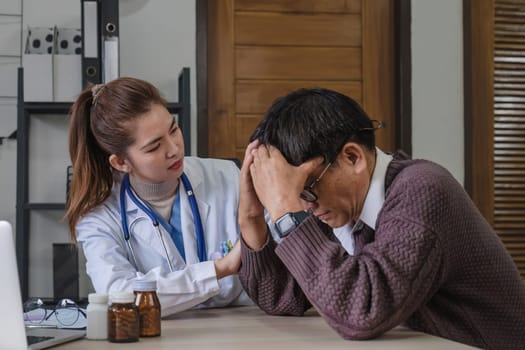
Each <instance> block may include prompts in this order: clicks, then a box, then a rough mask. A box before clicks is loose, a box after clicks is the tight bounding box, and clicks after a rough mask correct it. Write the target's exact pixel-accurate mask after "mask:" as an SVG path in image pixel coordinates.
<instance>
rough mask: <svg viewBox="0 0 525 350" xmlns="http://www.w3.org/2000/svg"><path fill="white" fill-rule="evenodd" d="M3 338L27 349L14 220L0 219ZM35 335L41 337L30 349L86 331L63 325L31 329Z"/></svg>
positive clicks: (20, 349) (4, 343) (10, 344)
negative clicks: (61, 326)
mask: <svg viewBox="0 0 525 350" xmlns="http://www.w3.org/2000/svg"><path fill="white" fill-rule="evenodd" d="M0 266H2V268H1V269H0V281H1V283H2V284H3V287H2V288H0V310H2V313H3V315H2V317H0V339H2V349H10V350H11V349H12V350H26V349H28V343H27V337H26V335H27V334H26V327H25V324H24V317H23V308H22V296H21V293H20V281H19V279H18V268H17V262H16V253H15V244H14V239H13V230H12V227H11V224H10V223H9V222H7V221H0ZM29 332H34V333H35V334H33V336H37V337H40V340H45V341H41V342H39V343H36V344H34V345H31V347H30V348H31V349H44V348H46V347H50V346H53V345H56V344H60V343H64V342H66V341H71V340H73V339H78V338H81V337H83V336H84V334H85V332H84V331H79V330H75V331H73V330H63V329H32V330H29V331H28V332H27V333H29Z"/></svg>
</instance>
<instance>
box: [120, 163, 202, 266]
mask: <svg viewBox="0 0 525 350" xmlns="http://www.w3.org/2000/svg"><path fill="white" fill-rule="evenodd" d="M180 178H181V180H182V183H183V185H184V188H185V189H186V194H187V195H188V200H189V202H190V207H191V212H192V214H193V221H194V225H195V234H196V241H197V252H198V256H199V260H200V261H206V260H207V258H206V243H205V241H204V229H203V227H202V220H201V216H200V213H199V207H198V206H197V201H196V199H195V194H194V193H193V188H192V187H191V184H190V181H189V179H188V177H187V176H186V174H184V173H182V174H181V177H180ZM126 193H127V194H128V196H129V197H130V198H131V200H132V201H133V203H135V205H136V206H137V207H139V208H140V209H141V210H142V211H144V213H146V215H147V216H148V217H149V218H150V219H151V222H152V224H153V226H154V227H155V228H156V230H157V233H158V235H159V239H160V241H161V243H162V247H163V249H164V254H165V255H166V260H167V261H168V265H169V268H170V271H171V272H173V271H174V268H173V264H172V263H171V259H170V258H169V255H168V250H167V248H166V244H165V242H164V238H163V235H162V232H161V231H160V227H159V224H162V226H163V227H164V228H165V229H166V231H168V232H171V231H173V230H174V229H173V227H172V226H171V225H170V224H169V223H168V222H167V221H166V220H165V219H164V218H162V217H159V216H158V215H157V214H156V213H155V211H154V210H153V209H152V208H150V206H149V205H148V204H147V203H142V202H141V201H140V200H139V199H138V198H137V196H135V194H134V193H133V191H132V190H131V187H130V185H129V175H128V174H126V175H124V178H123V180H122V185H121V188H120V211H121V218H122V219H121V220H122V229H123V232H124V239H125V240H126V243H127V245H128V247H129V249H130V251H131V255H132V257H133V260H134V262H135V266H136V267H137V268H138V264H137V259H136V258H135V253H134V251H133V248H132V246H131V242H130V232H129V228H128V223H127V216H126ZM181 237H182V232H181ZM181 243H182V244H184V243H183V242H182V241H181ZM177 249H178V250H179V252H181V256H183V258H184V246H182V247H181V248H179V247H177ZM181 250H182V251H181Z"/></svg>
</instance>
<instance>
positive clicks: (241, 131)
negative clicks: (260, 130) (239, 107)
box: [235, 114, 261, 149]
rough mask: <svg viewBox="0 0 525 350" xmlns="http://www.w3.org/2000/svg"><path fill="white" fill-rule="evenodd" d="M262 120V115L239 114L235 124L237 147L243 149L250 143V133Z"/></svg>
mask: <svg viewBox="0 0 525 350" xmlns="http://www.w3.org/2000/svg"><path fill="white" fill-rule="evenodd" d="M260 120H261V118H260V116H257V115H254V114H237V118H236V124H237V125H236V126H235V131H236V132H235V145H236V146H237V149H243V148H244V147H246V145H247V144H248V140H249V138H250V135H251V134H252V133H253V131H254V130H255V128H256V127H257V124H259V121H260Z"/></svg>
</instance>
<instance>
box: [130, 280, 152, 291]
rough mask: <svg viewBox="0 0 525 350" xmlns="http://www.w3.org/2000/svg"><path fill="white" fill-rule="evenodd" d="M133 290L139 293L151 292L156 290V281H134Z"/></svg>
mask: <svg viewBox="0 0 525 350" xmlns="http://www.w3.org/2000/svg"><path fill="white" fill-rule="evenodd" d="M133 290H134V291H140V292H152V291H156V290H157V281H154V280H153V281H148V280H135V281H133Z"/></svg>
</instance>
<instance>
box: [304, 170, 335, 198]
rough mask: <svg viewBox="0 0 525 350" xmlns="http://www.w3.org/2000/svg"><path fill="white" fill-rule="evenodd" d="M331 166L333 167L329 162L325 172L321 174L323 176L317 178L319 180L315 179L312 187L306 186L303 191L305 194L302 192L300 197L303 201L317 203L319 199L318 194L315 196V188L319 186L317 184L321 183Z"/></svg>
mask: <svg viewBox="0 0 525 350" xmlns="http://www.w3.org/2000/svg"><path fill="white" fill-rule="evenodd" d="M330 165H332V162H329V163H328V164H327V165H326V167H325V168H324V169H323V171H322V172H321V174H320V175H319V176H318V177H317V179H315V180H314V181H313V182H312V183H311V184H310V185H308V186H306V187H305V188H304V189H303V192H301V194H300V197H301V199H302V200H305V201H307V202H315V201H317V199H318V197H317V194H315V192H314V191H313V189H314V186H315V185H317V183H318V182H319V181H321V178H322V177H323V175H324V174H325V173H326V171H327V170H328V168H329V167H330Z"/></svg>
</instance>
